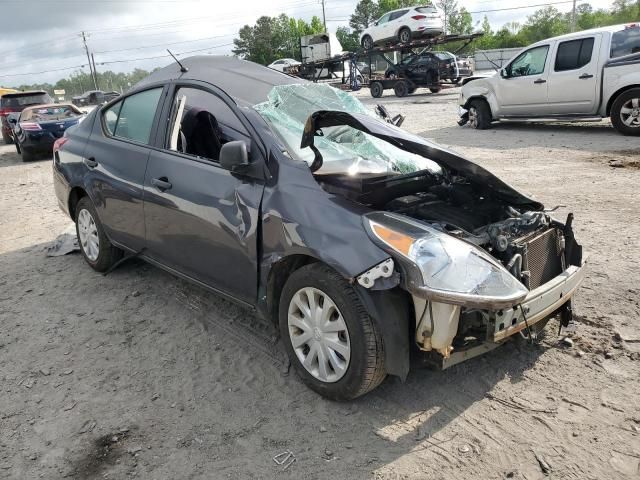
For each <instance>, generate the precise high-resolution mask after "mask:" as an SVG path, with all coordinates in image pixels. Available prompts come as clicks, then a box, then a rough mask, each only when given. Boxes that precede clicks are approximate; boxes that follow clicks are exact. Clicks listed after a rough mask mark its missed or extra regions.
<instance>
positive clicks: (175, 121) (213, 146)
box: [168, 87, 250, 162]
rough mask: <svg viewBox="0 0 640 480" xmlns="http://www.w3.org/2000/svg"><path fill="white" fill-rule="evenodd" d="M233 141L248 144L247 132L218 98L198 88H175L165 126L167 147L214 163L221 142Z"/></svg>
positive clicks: (218, 155)
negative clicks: (168, 123) (168, 120)
mask: <svg viewBox="0 0 640 480" xmlns="http://www.w3.org/2000/svg"><path fill="white" fill-rule="evenodd" d="M234 140H244V141H245V142H247V144H249V143H250V136H249V132H247V130H246V129H245V127H244V125H243V124H242V122H240V120H239V119H238V117H237V116H236V114H235V113H234V112H233V110H232V109H231V108H230V107H229V106H228V105H227V104H226V103H225V102H224V101H223V100H222V99H221V98H219V97H218V96H216V95H214V94H213V93H210V92H207V91H205V90H200V89H198V88H189V87H182V88H180V89H179V90H178V92H177V94H176V96H175V100H174V111H173V115H172V122H171V124H170V129H169V138H168V148H169V150H173V151H175V152H181V153H183V154H186V155H191V156H194V157H198V158H202V159H206V160H211V161H214V162H218V161H219V159H220V149H221V148H222V145H224V144H225V143H228V142H231V141H234Z"/></svg>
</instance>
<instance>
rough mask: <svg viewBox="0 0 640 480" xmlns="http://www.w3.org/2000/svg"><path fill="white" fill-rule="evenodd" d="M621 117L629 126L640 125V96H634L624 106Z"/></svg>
mask: <svg viewBox="0 0 640 480" xmlns="http://www.w3.org/2000/svg"><path fill="white" fill-rule="evenodd" d="M620 119H621V120H622V123H624V124H625V125H626V126H627V127H636V128H637V127H640V98H632V99H631V100H629V101H628V102H626V103H625V104H624V105H623V106H622V109H621V110H620Z"/></svg>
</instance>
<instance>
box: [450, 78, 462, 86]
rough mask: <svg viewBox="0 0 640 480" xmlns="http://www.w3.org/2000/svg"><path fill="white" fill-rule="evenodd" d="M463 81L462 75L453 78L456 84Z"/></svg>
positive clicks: (452, 81)
mask: <svg viewBox="0 0 640 480" xmlns="http://www.w3.org/2000/svg"><path fill="white" fill-rule="evenodd" d="M461 81H462V78H461V77H457V78H454V79H453V80H451V83H453V84H454V85H458V84H459V83H460V82H461Z"/></svg>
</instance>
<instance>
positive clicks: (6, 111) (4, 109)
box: [0, 108, 11, 117]
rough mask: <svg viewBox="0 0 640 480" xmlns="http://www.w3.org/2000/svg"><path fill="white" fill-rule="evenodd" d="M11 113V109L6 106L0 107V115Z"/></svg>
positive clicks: (4, 115)
mask: <svg viewBox="0 0 640 480" xmlns="http://www.w3.org/2000/svg"><path fill="white" fill-rule="evenodd" d="M10 113H11V110H9V109H8V108H0V117H6V116H7V115H9V114H10Z"/></svg>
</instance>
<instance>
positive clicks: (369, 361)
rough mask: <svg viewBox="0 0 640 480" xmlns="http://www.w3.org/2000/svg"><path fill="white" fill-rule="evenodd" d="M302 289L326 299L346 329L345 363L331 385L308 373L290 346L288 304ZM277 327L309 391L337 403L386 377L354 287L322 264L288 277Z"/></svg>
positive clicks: (378, 341)
mask: <svg viewBox="0 0 640 480" xmlns="http://www.w3.org/2000/svg"><path fill="white" fill-rule="evenodd" d="M306 287H311V288H315V289H317V290H320V291H321V292H322V293H323V294H324V295H326V296H328V297H329V298H330V299H331V300H332V301H333V302H334V303H335V305H336V307H337V308H338V310H339V311H340V313H341V314H342V318H343V320H344V322H345V325H346V327H347V331H348V335H349V343H350V349H351V352H350V359H349V363H348V366H347V368H346V372H345V373H344V375H343V376H342V377H341V378H339V379H338V380H337V381H335V382H332V383H329V382H323V381H321V380H319V379H317V378H316V377H315V376H313V375H312V374H311V373H309V372H308V371H307V369H306V368H305V367H304V365H303V364H302V363H301V361H300V359H299V358H298V356H297V354H296V352H295V350H294V347H293V345H292V343H291V337H290V334H289V322H288V315H289V304H290V302H291V300H292V299H293V297H294V295H295V294H296V293H297V292H299V291H300V290H301V289H303V288H306ZM279 326H280V335H281V337H282V341H283V343H284V345H285V348H286V350H287V354H288V355H289V358H290V359H291V363H292V364H293V365H294V368H295V369H296V371H297V372H298V375H299V376H300V377H301V378H302V380H303V381H304V383H305V384H306V385H307V386H308V387H309V388H311V389H312V390H314V391H316V392H317V393H319V394H320V395H322V396H324V397H327V398H329V399H332V400H338V401H346V400H352V399H354V398H357V397H359V396H361V395H364V394H365V393H367V392H369V391H371V390H373V389H374V388H376V387H377V386H378V385H380V383H381V382H382V381H383V380H384V379H385V377H386V371H385V368H384V347H383V343H382V336H381V335H380V332H379V331H378V329H377V328H376V325H375V322H374V321H373V320H372V319H371V317H370V316H369V314H368V313H367V311H366V310H365V308H364V306H363V305H362V303H361V302H360V299H359V297H358V295H357V294H356V292H355V290H354V288H353V287H352V286H351V285H349V283H347V282H346V281H345V280H344V279H343V278H342V277H341V276H340V275H339V274H338V273H336V272H335V271H334V270H332V269H331V268H329V267H327V266H326V265H323V264H320V263H314V264H311V265H306V266H304V267H302V268H300V269H298V270H296V271H295V272H293V274H292V275H291V276H290V277H289V279H288V280H287V282H286V283H285V285H284V288H283V289H282V295H281V297H280V305H279ZM307 348H308V346H307Z"/></svg>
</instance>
